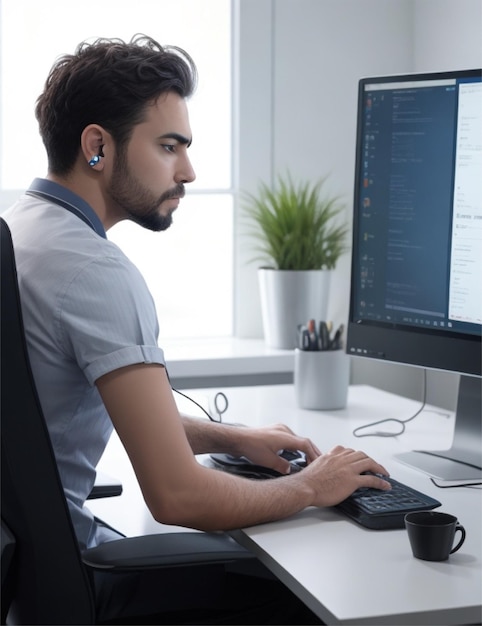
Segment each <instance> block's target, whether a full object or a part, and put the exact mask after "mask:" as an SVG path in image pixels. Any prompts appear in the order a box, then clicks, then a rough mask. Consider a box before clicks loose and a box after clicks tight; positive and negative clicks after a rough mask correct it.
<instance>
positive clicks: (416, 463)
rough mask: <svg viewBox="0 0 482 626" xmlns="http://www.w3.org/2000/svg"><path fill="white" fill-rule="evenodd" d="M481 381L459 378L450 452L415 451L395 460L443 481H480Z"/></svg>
mask: <svg viewBox="0 0 482 626" xmlns="http://www.w3.org/2000/svg"><path fill="white" fill-rule="evenodd" d="M481 383H482V381H481V379H480V378H478V377H475V376H466V375H461V376H460V384H459V395H458V401H457V413H456V418H455V430H454V438H453V442H452V447H451V448H450V449H449V450H427V451H424V450H417V451H413V452H402V453H401V454H397V455H396V457H397V459H398V460H400V461H401V462H402V463H405V464H406V465H410V466H412V467H415V468H417V469H419V470H421V471H422V472H425V473H427V474H430V475H431V476H433V477H436V478H440V479H442V480H462V481H463V480H477V479H479V480H480V479H482V427H481V422H482V393H481Z"/></svg>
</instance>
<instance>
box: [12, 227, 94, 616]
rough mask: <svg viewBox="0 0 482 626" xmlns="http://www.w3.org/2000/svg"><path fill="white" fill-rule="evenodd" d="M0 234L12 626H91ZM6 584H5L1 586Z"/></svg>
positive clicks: (86, 584) (85, 583)
mask: <svg viewBox="0 0 482 626" xmlns="http://www.w3.org/2000/svg"><path fill="white" fill-rule="evenodd" d="M0 228H1V439H2V457H1V488H2V492H1V499H2V508H1V515H2V521H4V522H5V523H6V526H7V527H8V529H9V530H10V531H11V533H12V534H13V536H14V538H15V542H16V543H15V552H14V555H13V567H10V568H9V570H8V572H7V573H6V577H7V578H9V579H10V580H9V581H8V582H9V589H10V591H11V596H12V600H11V605H10V614H9V621H11V623H13V624H92V623H94V622H95V609H94V601H93V595H92V587H91V581H90V579H89V575H88V572H87V570H86V568H85V566H84V565H83V564H82V561H81V557H80V550H79V547H78V544H77V541H76V537H75V533H74V529H73V526H72V521H71V518H70V514H69V511H68V507H67V503H66V500H65V496H64V492H63V489H62V484H61V481H60V477H59V474H58V469H57V465H56V462H55V457H54V453H53V450H52V446H51V442H50V437H49V434H48V430H47V427H46V424H45V420H44V416H43V413H42V409H41V405H40V403H39V399H38V396H37V391H36V388H35V383H34V380H33V376H32V372H31V367H30V362H29V357H28V352H27V346H26V339H25V332H24V327H23V320H22V311H21V305H20V297H19V289H18V282H17V271H16V265H15V255H14V250H13V246H12V239H11V234H10V230H9V228H8V226H7V224H6V222H5V221H4V220H3V219H1V218H0ZM2 582H3V581H2Z"/></svg>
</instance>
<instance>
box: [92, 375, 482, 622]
mask: <svg viewBox="0 0 482 626" xmlns="http://www.w3.org/2000/svg"><path fill="white" fill-rule="evenodd" d="M216 391H218V389H210V390H195V391H193V392H192V394H191V395H192V396H193V397H194V398H196V399H197V400H199V399H201V400H202V401H206V402H207V401H208V400H209V398H212V397H213V395H214V393H215V392H216ZM223 391H225V393H226V394H227V396H228V398H229V402H230V405H229V410H228V413H227V414H226V420H229V421H235V422H244V423H247V424H250V425H263V424H269V423H273V422H277V421H281V422H284V423H286V424H289V425H290V426H291V427H292V428H293V429H294V430H296V431H297V432H299V433H300V434H303V435H306V436H309V437H311V438H312V439H313V440H314V441H315V442H316V443H317V445H318V446H319V447H320V448H321V449H322V450H327V449H329V448H331V447H332V446H334V445H336V444H337V443H340V444H342V445H346V446H351V447H356V448H361V449H364V450H365V451H367V452H368V453H370V454H371V455H372V456H374V457H375V458H376V459H377V460H379V461H380V462H382V463H383V464H384V465H385V466H386V467H387V469H389V471H390V472H391V473H392V475H393V476H394V478H397V479H398V480H401V481H402V482H405V483H407V484H409V485H411V486H413V487H415V488H418V489H420V490H421V491H424V492H426V493H428V494H430V495H432V496H433V497H435V498H437V499H438V500H440V502H442V507H441V508H440V509H439V510H443V511H445V512H449V513H453V514H455V515H456V516H457V517H458V518H459V520H460V522H461V523H462V524H463V525H464V526H465V528H466V530H467V539H466V541H465V544H464V546H463V547H462V548H461V550H460V551H459V552H457V553H455V554H453V555H452V556H451V557H450V559H449V561H447V562H444V563H431V562H424V561H419V560H416V559H414V558H413V557H412V554H411V551H410V546H409V543H408V538H407V536H406V532H405V531H404V530H389V531H372V530H368V529H365V528H363V527H361V526H358V525H356V524H354V523H353V522H351V521H350V520H348V519H346V518H344V517H343V516H342V515H341V514H339V513H338V512H336V511H334V510H332V509H316V508H310V509H307V510H305V511H303V512H301V513H299V514H297V515H295V516H293V517H291V518H289V519H286V520H283V521H279V522H275V523H271V524H264V525H260V526H257V527H251V528H245V529H242V530H238V531H235V532H233V533H232V535H233V537H235V539H236V540H237V541H239V542H240V543H241V544H243V545H245V546H247V547H248V548H249V549H251V550H252V551H253V552H254V553H255V554H256V555H257V556H258V557H259V558H260V560H261V561H263V562H264V563H265V564H266V565H267V566H268V567H269V568H270V569H271V570H272V571H273V572H274V573H275V574H276V575H277V576H278V577H279V578H280V579H281V580H282V581H283V582H284V583H285V584H286V585H287V586H288V587H290V588H291V589H292V590H293V591H294V592H295V593H296V594H297V595H298V596H299V597H300V598H301V599H302V600H303V601H304V602H305V603H306V604H307V605H308V606H309V607H310V608H311V609H312V610H313V611H314V612H315V613H317V614H318V615H319V617H320V618H321V619H322V620H323V621H324V622H326V623H328V624H474V623H480V622H481V619H482V609H481V604H482V492H481V491H480V490H479V489H477V488H457V489H445V490H443V489H437V488H436V487H435V486H433V485H432V483H431V482H430V480H429V478H428V477H427V476H426V475H424V474H422V473H419V472H417V471H416V470H413V469H411V468H409V467H407V466H404V465H402V464H401V463H399V462H397V461H396V460H395V458H394V454H396V453H398V452H401V451H405V450H410V449H412V447H423V448H425V449H428V448H432V449H443V448H447V447H449V445H450V441H451V434H452V428H453V418H452V417H447V416H446V415H441V414H437V413H430V412H424V413H423V414H422V415H420V416H419V417H417V419H416V420H414V421H413V422H411V423H410V424H407V432H406V433H405V434H404V435H403V436H401V437H397V438H389V439H386V438H384V439H381V438H364V439H356V438H354V437H353V436H352V434H351V433H352V430H353V428H355V427H356V426H358V425H360V424H364V423H366V422H367V421H374V420H376V419H382V418H384V417H388V416H391V417H402V418H407V417H409V416H410V415H411V414H412V413H413V412H414V410H415V409H416V408H418V405H417V403H416V402H413V401H411V400H407V399H403V398H400V397H398V396H394V395H392V394H388V393H386V392H382V391H379V390H375V389H373V388H371V387H366V386H355V387H351V388H350V392H349V400H348V406H347V408H346V409H343V410H341V411H334V412H331V413H330V412H314V411H304V410H300V409H297V408H296V406H295V399H294V391H293V388H292V386H291V385H273V386H267V387H242V388H229V389H224V390H223ZM180 403H181V405H182V408H183V409H186V408H187V407H186V404H185V402H184V400H181V401H180ZM194 412H195V411H194ZM101 467H102V469H103V470H104V471H106V472H108V473H110V474H114V475H116V476H117V477H118V478H119V479H120V480H122V481H123V483H124V494H123V496H121V497H120V498H113V499H111V502H107V501H105V502H102V501H95V502H92V503H91V504H90V505H89V506H91V508H92V509H95V511H94V512H95V513H97V514H98V515H100V516H102V517H103V518H104V519H106V521H108V522H110V523H111V524H113V525H114V526H117V527H118V528H120V529H121V530H123V531H124V532H126V533H127V534H146V533H152V532H160V531H162V530H163V529H165V527H162V526H161V525H159V524H157V523H156V522H154V521H153V520H152V518H151V517H150V515H149V513H148V512H147V510H146V507H145V505H144V503H143V501H142V498H141V496H140V493H139V489H138V487H137V484H136V482H135V478H134V477H133V474H132V470H131V469H130V467H129V465H128V461H127V462H126V458H125V453H124V452H123V450H121V449H120V444H119V443H118V441H117V440H116V438H114V439H113V441H112V444H109V447H108V450H107V451H106V454H105V456H104V458H103V459H102V461H101ZM113 501H116V502H113Z"/></svg>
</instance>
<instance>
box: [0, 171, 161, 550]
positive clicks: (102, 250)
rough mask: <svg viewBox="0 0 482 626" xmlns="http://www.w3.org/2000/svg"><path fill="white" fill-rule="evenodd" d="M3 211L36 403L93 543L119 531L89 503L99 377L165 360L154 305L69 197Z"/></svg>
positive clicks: (97, 453) (98, 443)
mask: <svg viewBox="0 0 482 626" xmlns="http://www.w3.org/2000/svg"><path fill="white" fill-rule="evenodd" d="M35 182H38V181H35ZM41 182H43V186H44V188H46V189H48V191H49V192H52V193H53V194H56V195H57V196H58V197H60V198H65V197H68V200H69V202H70V203H72V204H74V205H75V204H77V207H80V210H81V211H82V208H83V209H84V212H86V211H87V212H88V210H89V209H90V207H89V208H88V209H86V208H85V206H86V205H85V203H83V201H82V200H81V199H80V198H78V197H77V196H75V195H74V194H71V193H70V192H67V190H64V189H63V188H62V187H59V186H58V185H56V184H55V183H51V182H50V181H41ZM83 204H84V205H85V206H84V207H82V205H83ZM90 212H91V215H92V214H93V213H92V209H90ZM3 217H4V218H5V219H6V221H7V223H8V225H9V227H10V229H11V231H12V238H13V243H14V249H15V257H16V263H17V272H18V277H19V285H20V296H21V302H22V311H23V317H24V325H25V329H26V335H27V345H28V350H29V355H30V359H31V363H32V369H33V374H34V378H35V382H36V385H37V390H38V394H39V397H40V402H41V405H42V408H43V411H44V414H45V419H46V422H47V426H48V429H49V432H50V436H51V438H52V444H53V447H54V451H55V455H56V458H57V463H58V466H59V471H60V476H61V479H62V483H63V485H64V490H65V494H66V497H67V501H68V505H69V508H70V512H71V515H72V519H73V523H74V527H75V530H76V533H77V537H78V539H79V543H80V545H81V547H84V546H85V547H91V546H93V545H96V544H98V543H100V542H102V541H105V540H109V539H113V538H117V537H118V535H115V534H114V533H112V532H111V531H109V530H108V529H106V528H105V527H103V526H101V525H98V524H97V523H96V522H95V520H94V519H93V516H92V514H91V512H90V511H89V510H88V509H87V508H86V507H84V501H85V499H86V498H87V496H88V494H89V493H90V491H91V489H92V486H93V484H94V480H95V467H96V465H97V462H98V461H99V459H100V457H101V455H102V453H103V451H104V449H105V446H106V444H107V441H108V439H109V436H110V434H111V432H112V428H113V427H112V423H111V421H110V418H109V416H108V414H107V412H106V410H105V408H104V405H103V403H102V400H101V398H100V395H99V393H98V391H97V388H96V386H95V381H96V380H97V379H98V378H99V377H100V376H102V375H104V374H106V373H108V372H112V371H114V370H116V369H118V368H121V367H124V366H127V365H132V364H135V363H159V364H161V365H164V364H165V363H164V354H163V351H162V350H161V349H160V348H159V347H158V345H157V337H158V322H157V315H156V310H155V305H154V302H153V300H152V297H151V294H150V292H149V289H148V287H147V285H146V283H145V281H144V279H143V277H142V276H141V274H140V273H139V271H138V270H137V268H136V267H135V266H134V265H133V263H132V262H131V261H130V260H129V259H128V258H127V257H126V256H125V254H124V253H123V252H122V251H121V250H120V249H119V248H118V247H117V246H116V245H115V244H114V243H112V242H110V241H108V240H107V239H106V238H105V233H104V232H103V228H102V226H101V225H100V226H99V224H100V222H99V223H96V224H94V226H95V228H94V227H93V226H92V225H89V223H86V221H88V220H86V221H84V220H83V219H80V218H79V216H78V215H75V214H73V213H72V212H71V211H70V210H66V208H65V207H64V206H59V204H57V203H56V202H52V201H49V200H48V199H45V198H41V197H32V196H30V195H25V196H23V197H22V198H21V199H20V200H19V201H18V202H17V203H16V204H15V205H14V206H13V207H11V208H10V209H9V210H8V211H7V212H6V213H5V214H4V215H3ZM133 419H135V417H133Z"/></svg>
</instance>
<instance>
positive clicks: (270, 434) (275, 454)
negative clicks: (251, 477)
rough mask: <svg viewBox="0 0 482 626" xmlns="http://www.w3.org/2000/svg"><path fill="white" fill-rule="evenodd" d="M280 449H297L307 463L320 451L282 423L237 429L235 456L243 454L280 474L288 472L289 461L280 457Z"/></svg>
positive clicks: (309, 441)
mask: <svg viewBox="0 0 482 626" xmlns="http://www.w3.org/2000/svg"><path fill="white" fill-rule="evenodd" d="M280 450H299V451H300V452H304V453H305V455H306V461H307V463H308V464H309V463H311V462H312V461H314V460H315V459H317V458H318V457H319V456H320V454H321V452H320V450H319V449H318V448H317V446H316V445H315V444H314V443H313V442H312V441H311V440H310V439H308V438H306V437H299V436H298V435H295V433H294V432H293V431H292V430H291V429H290V428H288V426H285V425H284V424H272V425H270V426H262V427H260V428H243V429H242V430H240V431H239V437H238V442H237V449H236V451H235V452H234V453H233V454H235V455H236V456H245V457H246V458H248V459H249V460H250V461H251V462H252V463H255V464H256V465H262V466H263V467H269V468H271V469H274V470H276V471H277V472H279V473H280V474H289V473H290V469H291V466H290V463H289V461H287V460H286V459H284V458H282V457H281V456H280V454H279V452H280Z"/></svg>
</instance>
